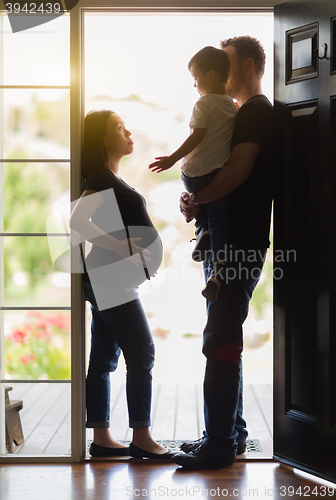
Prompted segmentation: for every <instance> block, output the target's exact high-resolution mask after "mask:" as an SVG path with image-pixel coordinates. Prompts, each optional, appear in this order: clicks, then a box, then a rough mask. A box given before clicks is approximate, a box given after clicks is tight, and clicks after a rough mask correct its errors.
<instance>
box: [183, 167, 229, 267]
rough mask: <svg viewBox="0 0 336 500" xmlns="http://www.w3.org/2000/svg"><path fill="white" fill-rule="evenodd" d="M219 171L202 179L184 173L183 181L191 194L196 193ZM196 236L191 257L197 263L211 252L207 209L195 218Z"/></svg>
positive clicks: (203, 208) (201, 177)
mask: <svg viewBox="0 0 336 500" xmlns="http://www.w3.org/2000/svg"><path fill="white" fill-rule="evenodd" d="M219 171H220V169H217V170H214V171H212V172H210V173H209V174H206V175H203V176H200V177H189V176H187V175H185V174H184V173H183V172H182V175H181V179H182V181H183V184H184V187H185V188H186V190H187V191H188V192H189V193H196V192H197V191H198V190H199V189H202V188H203V187H205V186H206V185H207V184H208V183H209V182H210V181H211V179H212V178H213V177H214V176H215V175H216V174H217V173H218V172H219ZM195 236H196V245H195V248H194V250H193V252H192V255H191V257H192V259H193V260H194V261H195V262H202V261H204V260H206V257H207V256H206V252H208V251H209V250H210V234H209V228H208V215H207V213H206V211H205V207H202V210H201V212H200V213H199V214H198V215H197V216H196V218H195Z"/></svg>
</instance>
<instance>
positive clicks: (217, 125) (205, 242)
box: [149, 47, 236, 301]
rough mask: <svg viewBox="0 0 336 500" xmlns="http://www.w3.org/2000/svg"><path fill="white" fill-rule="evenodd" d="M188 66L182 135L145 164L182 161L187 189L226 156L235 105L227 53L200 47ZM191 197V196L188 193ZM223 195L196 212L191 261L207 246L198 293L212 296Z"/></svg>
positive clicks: (223, 233) (201, 182)
mask: <svg viewBox="0 0 336 500" xmlns="http://www.w3.org/2000/svg"><path fill="white" fill-rule="evenodd" d="M188 69H189V71H190V73H191V76H192V77H193V78H194V82H195V83H194V87H196V89H197V91H198V92H199V94H200V98H199V99H198V101H197V102H196V104H195V106H194V109H193V112H192V115H191V119H190V123H189V126H190V135H189V137H188V139H186V141H185V142H184V143H183V144H182V145H181V146H180V147H179V148H178V149H177V150H176V151H175V152H174V153H172V154H171V155H170V156H158V157H156V158H155V160H156V161H155V162H153V163H151V164H150V165H149V168H150V169H152V171H153V172H162V171H163V170H167V169H169V168H171V167H172V166H173V165H174V164H175V163H176V162H177V161H178V160H180V159H181V158H182V157H183V160H182V166H181V170H182V180H183V183H184V186H185V188H186V189H187V191H189V193H195V192H196V191H198V190H199V189H201V188H203V187H204V186H205V185H206V184H208V183H209V182H210V180H211V179H212V178H213V177H214V176H215V175H216V174H217V173H218V172H219V170H220V169H221V168H222V167H223V166H224V164H225V163H226V162H227V161H228V160H229V157H230V154H231V139H232V133H233V126H234V120H235V116H236V106H235V105H234V103H233V101H232V99H231V98H230V97H229V96H228V95H227V93H226V82H227V80H228V77H229V73H230V61H229V57H228V55H227V53H226V52H225V51H223V50H220V49H216V48H215V47H204V48H203V49H201V50H200V51H199V52H197V53H196V54H195V55H194V56H193V57H192V58H191V59H190V61H189V63H188ZM191 199H192V195H191ZM227 211H228V197H227V196H226V197H225V198H222V199H220V200H217V201H214V202H211V203H207V204H205V205H202V210H201V212H200V214H199V215H198V216H197V217H196V222H195V226H196V246H195V249H194V251H193V254H192V258H193V260H195V261H197V262H201V261H202V260H206V258H207V256H206V255H207V252H206V251H208V250H209V248H210V250H211V254H210V256H211V259H210V260H211V261H212V264H213V270H212V272H211V275H210V278H209V279H208V281H207V283H206V286H205V288H204V290H203V291H202V294H203V296H204V297H206V298H207V299H208V300H211V301H215V300H217V297H218V292H219V289H220V286H221V279H222V278H223V273H222V271H223V267H224V265H225V261H224V258H223V257H224V254H225V252H224V249H225V245H227V244H228V220H227Z"/></svg>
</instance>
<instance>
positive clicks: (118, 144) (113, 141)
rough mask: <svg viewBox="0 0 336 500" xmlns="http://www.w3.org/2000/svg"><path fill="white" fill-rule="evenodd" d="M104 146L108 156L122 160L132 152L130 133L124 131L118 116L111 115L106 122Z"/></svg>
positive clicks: (123, 125)
mask: <svg viewBox="0 0 336 500" xmlns="http://www.w3.org/2000/svg"><path fill="white" fill-rule="evenodd" d="M103 139H104V146H105V148H106V152H107V154H108V155H117V156H120V158H122V157H123V156H126V155H129V154H131V153H132V151H133V141H132V140H131V132H130V131H129V130H127V129H126V127H125V124H124V122H123V121H122V119H121V118H120V116H118V115H116V114H115V113H111V114H110V116H109V117H108V119H107V120H106V128H105V134H104V137H103Z"/></svg>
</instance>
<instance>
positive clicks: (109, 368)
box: [84, 281, 154, 428]
mask: <svg viewBox="0 0 336 500" xmlns="http://www.w3.org/2000/svg"><path fill="white" fill-rule="evenodd" d="M84 290H85V295H86V299H87V300H88V301H89V302H90V303H91V311H92V323H91V335H92V336H91V352H90V362H89V369H88V374H87V379H86V407H87V424H86V427H93V428H102V427H109V426H110V422H109V421H110V372H114V371H115V370H116V368H117V366H118V359H119V356H120V353H121V350H122V351H123V354H124V357H125V360H126V365H127V380H126V395H127V405H128V414H129V426H130V427H133V428H142V427H149V426H150V425H151V422H150V411H151V397H152V368H153V365H154V343H153V339H152V335H151V332H150V330H149V326H148V322H147V318H146V316H145V313H144V310H143V308H142V305H141V302H140V300H139V299H136V300H132V301H131V302H127V303H126V304H122V305H119V306H116V307H112V308H111V309H105V310H103V311H98V309H97V308H96V307H95V306H96V301H95V298H94V295H93V292H92V287H91V285H90V284H89V283H88V282H86V281H84Z"/></svg>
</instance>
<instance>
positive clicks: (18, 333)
mask: <svg viewBox="0 0 336 500" xmlns="http://www.w3.org/2000/svg"><path fill="white" fill-rule="evenodd" d="M25 337H26V333H25V332H23V331H22V330H15V332H13V334H12V338H13V340H14V342H22V343H23V342H24V339H25Z"/></svg>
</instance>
